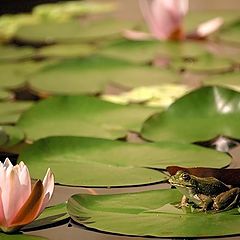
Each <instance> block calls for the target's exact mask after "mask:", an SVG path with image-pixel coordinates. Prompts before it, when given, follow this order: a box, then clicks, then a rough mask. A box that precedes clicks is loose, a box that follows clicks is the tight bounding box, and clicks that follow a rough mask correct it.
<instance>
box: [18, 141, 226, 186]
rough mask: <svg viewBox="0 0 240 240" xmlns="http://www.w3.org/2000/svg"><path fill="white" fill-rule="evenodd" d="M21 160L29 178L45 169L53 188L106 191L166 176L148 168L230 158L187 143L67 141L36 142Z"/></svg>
mask: <svg viewBox="0 0 240 240" xmlns="http://www.w3.org/2000/svg"><path fill="white" fill-rule="evenodd" d="M21 160H23V161H24V162H25V164H26V165H27V166H28V168H29V169H30V172H31V176H32V177H34V178H40V177H41V176H42V175H43V174H44V171H45V170H46V168H48V167H50V168H51V170H52V171H53V172H54V175H55V178H56V182H58V183H62V184H67V185H78V186H79V185H80V186H98V187H106V186H127V185H142V184H149V183H155V182H159V181H163V180H165V179H166V175H164V174H162V173H161V172H159V171H156V170H152V168H156V169H165V168H166V167H167V166H169V165H181V166H214V167H224V166H226V165H228V164H229V162H230V157H229V156H228V155H226V154H224V153H220V152H216V151H214V150H212V149H206V148H202V147H199V146H195V145H191V144H176V143H168V142H159V143H144V144H136V143H135V144H134V143H127V142H122V141H112V140H104V139H96V138H83V137H70V136H69V137H49V138H45V139H40V140H39V141H37V142H35V143H34V144H32V145H31V146H29V147H28V148H27V149H25V150H24V151H23V152H22V153H21V154H20V156H19V161H21ZM69 172H71V174H69ZM93 176H94V177H93Z"/></svg>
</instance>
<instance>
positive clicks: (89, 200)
mask: <svg viewBox="0 0 240 240" xmlns="http://www.w3.org/2000/svg"><path fill="white" fill-rule="evenodd" d="M181 197H182V195H181V194H180V193H179V192H178V190H176V189H164V190H154V191H145V192H139V193H126V194H115V195H95V196H93V195H84V194H77V195H73V196H72V197H71V198H70V199H69V200H68V204H67V208H68V212H69V214H70V216H71V218H72V219H73V220H74V221H75V222H77V223H79V224H81V225H84V226H86V227H88V228H90V229H96V230H100V231H104V232H109V233H115V234H123V235H131V236H145V237H146V236H148V237H168V238H173V237H174V238H175V237H182V238H186V237H196V238H199V237H216V236H229V235H234V234H240V230H239V224H240V217H239V212H238V210H237V208H235V209H232V210H230V211H225V212H218V213H205V212H197V211H195V212H191V211H184V210H183V209H179V208H176V207H175V206H174V205H175V204H177V203H179V202H180V201H181Z"/></svg>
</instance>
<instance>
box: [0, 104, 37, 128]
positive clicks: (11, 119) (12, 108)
mask: <svg viewBox="0 0 240 240" xmlns="http://www.w3.org/2000/svg"><path fill="white" fill-rule="evenodd" d="M32 105H33V103H32V102H27V101H22V102H21V101H18V102H0V116H1V117H0V124H12V123H15V122H17V120H18V119H19V117H20V115H21V114H22V113H23V112H24V111H26V110H27V109H28V108H30V107H31V106H32Z"/></svg>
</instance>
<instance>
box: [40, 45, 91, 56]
mask: <svg viewBox="0 0 240 240" xmlns="http://www.w3.org/2000/svg"><path fill="white" fill-rule="evenodd" d="M94 50H95V49H94V47H92V46H90V45H89V44H56V45H52V46H47V47H43V48H40V49H39V51H38V53H37V54H38V56H41V57H50V58H73V57H86V56H88V55H90V54H91V53H93V52H94Z"/></svg>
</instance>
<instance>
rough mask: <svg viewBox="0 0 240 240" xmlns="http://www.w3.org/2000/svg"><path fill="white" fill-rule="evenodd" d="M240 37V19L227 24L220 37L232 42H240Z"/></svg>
mask: <svg viewBox="0 0 240 240" xmlns="http://www.w3.org/2000/svg"><path fill="white" fill-rule="evenodd" d="M239 37H240V19H239V17H238V20H236V21H235V22H233V23H231V24H229V25H228V26H226V27H225V28H224V29H223V30H222V31H221V32H220V33H219V38H220V39H221V40H223V41H226V42H230V43H238V44H240V41H239Z"/></svg>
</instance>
